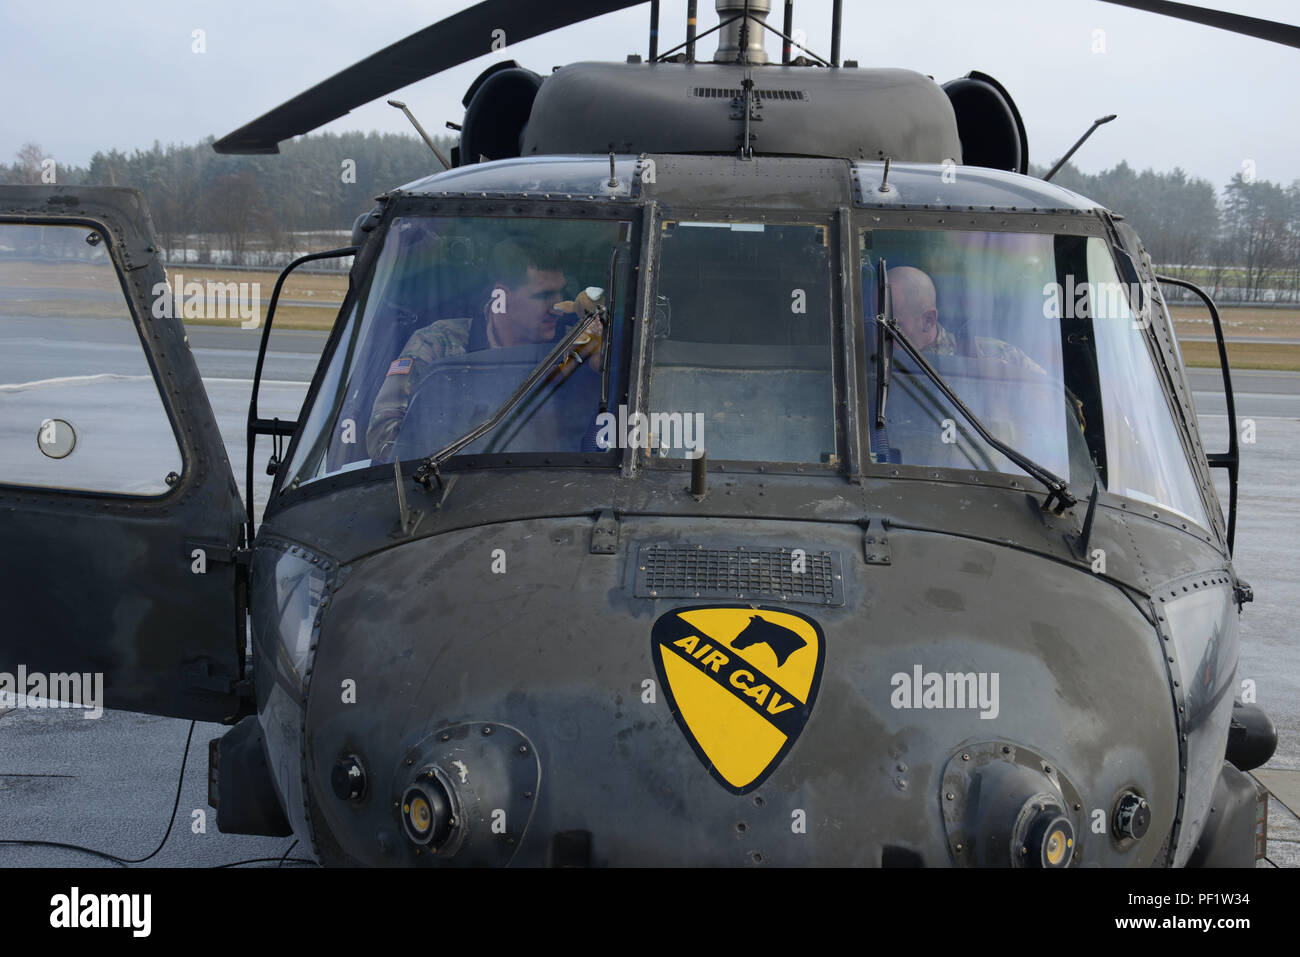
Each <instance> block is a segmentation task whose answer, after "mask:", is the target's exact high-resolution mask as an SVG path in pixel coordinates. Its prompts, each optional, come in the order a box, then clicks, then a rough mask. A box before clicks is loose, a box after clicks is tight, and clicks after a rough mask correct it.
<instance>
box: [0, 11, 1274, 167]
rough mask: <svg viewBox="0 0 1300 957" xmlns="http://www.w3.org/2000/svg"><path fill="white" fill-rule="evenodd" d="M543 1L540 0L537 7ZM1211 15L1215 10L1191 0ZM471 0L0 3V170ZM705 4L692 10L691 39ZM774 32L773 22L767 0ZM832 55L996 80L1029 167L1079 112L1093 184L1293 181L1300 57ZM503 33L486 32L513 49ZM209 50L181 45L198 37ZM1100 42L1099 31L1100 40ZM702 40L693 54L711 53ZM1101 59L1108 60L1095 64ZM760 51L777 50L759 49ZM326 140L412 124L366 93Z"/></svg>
mask: <svg viewBox="0 0 1300 957" xmlns="http://www.w3.org/2000/svg"><path fill="white" fill-rule="evenodd" d="M538 2H546V0H538ZM1201 2H1202V3H1203V4H1204V5H1209V3H1210V2H1211V0H1201ZM470 5H471V0H368V2H366V3H356V2H354V0H313V2H307V0H188V2H176V0H122V2H120V3H116V2H110V3H105V2H103V0H62V2H57V3H51V2H50V0H4V2H3V5H0V83H2V84H3V86H2V88H3V90H4V91H5V94H4V107H3V110H0V161H3V162H13V160H14V154H15V153H16V152H17V151H18V149H19V148H20V147H21V146H22V144H24V143H26V142H28V141H35V142H37V143H39V144H40V145H41V146H42V147H43V148H44V151H45V153H46V154H47V155H49V156H52V157H54V158H55V160H56V162H59V163H70V164H77V165H84V164H85V163H87V162H88V161H89V159H90V157H91V155H92V154H93V153H94V152H95V151H96V150H101V149H110V148H117V149H120V150H124V151H131V150H134V149H137V148H148V147H149V146H151V145H152V143H153V142H154V141H155V140H160V141H161V142H163V143H164V144H166V143H193V142H195V141H197V140H199V139H201V138H202V137H204V136H207V135H209V134H212V135H215V136H218V137H220V136H223V135H225V134H226V133H229V132H230V131H232V130H234V129H235V128H237V127H239V126H240V125H242V124H243V123H245V122H247V121H249V120H251V119H253V118H255V117H257V116H260V115H261V114H262V113H264V112H266V111H267V110H268V109H270V108H272V107H274V106H276V105H277V104H279V103H281V102H283V101H284V100H287V99H289V98H290V97H292V96H294V95H295V94H297V93H299V92H301V91H303V90H305V89H307V88H308V87H310V86H312V85H313V84H315V83H317V82H318V81H320V80H322V79H324V78H326V77H328V76H330V75H332V74H333V73H335V72H337V71H338V70H340V69H342V68H344V67H346V66H348V65H350V64H351V63H353V62H355V61H357V60H360V59H362V58H363V57H365V56H367V55H369V54H371V53H373V52H375V51H376V50H378V49H380V48H382V47H384V46H387V45H388V44H389V43H392V42H394V41H396V40H399V39H401V38H402V37H404V36H406V35H408V34H410V33H413V32H415V31H417V30H419V29H422V28H423V27H425V26H428V25H429V24H431V23H434V22H436V21H438V20H440V19H442V18H443V17H445V16H448V15H450V14H451V13H454V12H456V11H457V10H460V9H464V8H466V7H468V6H470ZM1217 6H1218V7H1220V8H1221V9H1228V10H1232V11H1233V12H1236V13H1244V14H1249V15H1252V16H1258V17H1264V18H1267V19H1271V20H1280V21H1284V22H1290V23H1298V22H1300V3H1297V2H1296V0H1218V2H1217ZM712 7H713V3H712V0H700V20H701V29H703V28H704V27H706V26H712V25H713V24H714V23H715V22H716V19H715V16H714V13H713V10H712ZM774 7H775V8H776V9H775V10H774V13H773V16H772V22H773V23H774V25H776V26H779V25H780V18H781V14H780V8H781V3H780V2H779V0H778V2H776V3H774ZM845 7H846V11H845V17H844V20H845V23H844V41H843V56H844V57H845V58H846V59H856V60H858V61H859V62H860V64H861V65H862V66H864V67H865V66H890V67H906V68H909V69H914V70H918V71H920V72H922V73H927V74H930V75H932V76H934V77H935V78H936V79H937V80H938V81H940V82H943V81H946V80H949V79H952V78H953V77H957V76H961V75H963V74H965V73H967V72H968V71H970V70H972V69H975V70H981V71H983V72H985V73H989V74H992V75H993V76H995V77H997V78H998V79H999V80H1000V81H1001V82H1002V83H1003V85H1004V86H1005V87H1006V88H1007V89H1008V90H1009V91H1010V93H1011V95H1012V97H1013V98H1014V99H1015V100H1016V103H1017V105H1018V106H1019V108H1020V111H1021V113H1022V115H1023V116H1024V118H1025V122H1026V124H1027V125H1028V128H1029V154H1030V159H1031V160H1032V161H1033V162H1036V163H1044V164H1045V163H1048V162H1051V161H1053V160H1054V159H1055V158H1056V157H1058V156H1059V155H1060V154H1061V153H1062V152H1063V151H1064V150H1065V149H1066V148H1068V146H1069V145H1070V143H1072V142H1073V141H1074V139H1075V138H1076V137H1077V136H1078V135H1079V134H1080V133H1082V132H1083V131H1084V130H1085V129H1086V128H1087V127H1088V125H1089V124H1090V123H1091V122H1092V120H1093V119H1095V118H1097V117H1099V116H1102V115H1104V114H1106V113H1118V114H1119V119H1117V120H1116V121H1115V122H1113V123H1111V124H1110V125H1108V126H1106V127H1103V128H1102V129H1101V130H1099V131H1098V132H1097V133H1096V134H1095V135H1094V137H1093V139H1092V140H1091V141H1090V142H1089V143H1088V145H1086V146H1085V147H1084V148H1083V150H1081V151H1080V153H1078V154H1077V155H1076V157H1075V162H1076V163H1077V164H1078V165H1079V166H1080V167H1081V168H1082V169H1084V170H1085V171H1088V172H1094V171H1097V170H1101V169H1104V168H1107V167H1110V166H1112V165H1114V164H1115V163H1117V162H1118V161H1119V160H1121V159H1127V160H1128V161H1129V162H1130V163H1131V164H1133V165H1135V166H1137V167H1138V168H1139V169H1142V168H1146V167H1154V168H1156V169H1157V170H1168V169H1172V168H1173V167H1174V166H1181V167H1182V168H1184V169H1185V170H1187V171H1188V172H1189V173H1192V174H1193V175H1197V176H1202V177H1205V178H1207V179H1209V180H1210V181H1211V182H1212V183H1214V184H1215V186H1216V188H1221V187H1222V186H1223V184H1224V183H1226V182H1227V181H1228V180H1229V179H1230V178H1231V177H1232V175H1233V174H1234V173H1235V172H1237V171H1239V170H1240V169H1241V168H1242V163H1243V162H1245V161H1247V160H1251V161H1253V162H1254V164H1255V168H1256V174H1257V176H1258V177H1259V178H1261V179H1271V180H1274V181H1279V182H1283V183H1290V182H1292V181H1293V180H1296V179H1300V123H1298V122H1297V121H1296V118H1297V109H1296V107H1297V98H1298V97H1300V92H1298V90H1300V83H1297V79H1300V50H1294V49H1291V48H1288V47H1283V46H1279V45H1277V44H1272V43H1267V42H1265V41H1262V40H1254V39H1250V38H1247V37H1237V36H1234V35H1232V34H1228V33H1225V32H1223V31H1220V30H1214V29H1211V28H1208V27H1202V26H1197V25H1195V24H1185V23H1180V22H1178V21H1174V20H1168V19H1165V18H1163V17H1159V16H1155V15H1153V14H1147V13H1140V12H1137V11H1133V10H1127V9H1124V8H1121V7H1115V6H1111V5H1109V4H1106V3H1101V2H1098V0H902V2H899V0H892V2H889V0H848V2H847V3H846V4H845ZM685 8H686V3H685V0H664V3H663V18H662V34H663V41H662V43H661V50H662V49H667V48H668V47H670V46H673V45H675V44H676V43H678V42H680V41H681V40H682V39H684V29H685V28H684V22H685V19H684V16H685V14H684V12H685ZM830 8H831V2H830V0H798V3H797V5H796V8H795V9H796V26H798V27H800V28H801V29H803V30H805V31H806V32H807V34H808V37H809V46H810V47H811V48H812V49H813V50H815V51H817V52H819V53H821V54H822V55H829V47H830V28H829V20H830ZM648 11H649V5H648V4H642V5H641V6H640V7H636V8H633V9H631V10H627V11H623V12H622V13H616V14H611V15H609V16H605V17H601V18H599V19H598V20H594V21H591V22H589V23H587V24H584V25H581V26H576V27H571V28H569V29H567V30H564V31H560V32H558V33H555V34H551V35H550V36H547V37H539V38H536V39H532V40H526V41H523V42H521V43H519V44H517V45H511V46H509V47H508V48H507V50H506V51H505V52H502V53H485V54H484V55H483V56H480V57H478V58H477V59H474V60H471V61H470V62H469V63H467V64H465V65H463V66H461V67H458V68H456V69H455V70H450V71H448V72H446V73H444V74H442V75H441V76H437V77H433V78H430V79H427V80H424V81H421V82H420V83H417V84H414V85H412V86H411V87H409V88H407V89H405V90H403V91H402V92H401V93H400V94H399V95H400V97H401V98H403V99H405V100H406V101H407V102H408V103H409V104H410V106H411V108H412V109H413V110H414V111H415V113H416V115H417V116H418V117H419V118H420V119H421V120H422V122H423V123H424V125H425V126H426V127H428V128H429V129H430V130H431V131H432V130H439V131H443V123H444V121H446V120H455V121H457V122H459V120H460V119H461V117H462V114H463V108H462V107H461V105H460V98H461V96H462V95H463V94H464V91H465V89H466V87H467V86H468V85H469V83H470V82H471V81H472V80H473V78H474V77H475V76H477V75H478V73H479V72H480V71H481V70H483V69H484V68H485V67H486V66H488V65H490V64H491V63H493V62H496V61H497V60H500V59H507V58H514V59H516V60H518V61H519V62H520V63H521V64H523V65H525V66H528V67H530V68H532V69H535V70H537V71H538V72H541V73H546V72H549V70H550V68H551V67H552V66H554V65H558V64H562V63H568V62H573V61H575V60H602V59H610V60H622V59H623V58H624V57H625V56H626V55H627V54H628V53H641V54H644V53H645V52H646V25H647V22H648V17H649V13H648ZM509 26H510V25H509V24H508V23H506V24H503V25H502V28H503V29H504V30H505V31H506V36H507V38H508V37H509ZM195 30H202V31H204V37H203V38H204V43H205V46H206V52H203V53H195V52H193V46H194V42H195V41H194V39H193V35H194V31H195ZM1097 31H1102V33H1098V32H1097ZM715 46H716V44H715V43H714V41H713V38H707V39H706V40H704V41H702V42H701V51H700V54H701V58H704V57H705V56H708V55H711V54H712V51H713V49H714V47H715ZM1097 47H1104V52H1094V51H1095V48H1097ZM768 50H769V53H773V54H776V55H777V56H778V57H779V52H780V51H779V49H778V48H777V44H776V42H775V38H774V37H770V36H769V44H768ZM325 129H327V130H333V131H342V130H356V129H360V130H372V129H377V130H384V131H403V132H408V131H409V130H410V127H409V126H408V125H407V124H406V121H405V120H404V119H403V118H402V116H401V114H400V113H398V112H397V111H396V110H394V109H392V108H391V107H388V106H385V105H384V104H383V102H382V101H380V102H378V103H374V104H371V105H368V106H365V107H361V108H359V109H357V110H355V111H353V112H352V113H351V114H349V115H348V116H346V117H344V118H342V119H340V120H337V121H336V122H334V123H333V124H331V125H330V126H328V127H325Z"/></svg>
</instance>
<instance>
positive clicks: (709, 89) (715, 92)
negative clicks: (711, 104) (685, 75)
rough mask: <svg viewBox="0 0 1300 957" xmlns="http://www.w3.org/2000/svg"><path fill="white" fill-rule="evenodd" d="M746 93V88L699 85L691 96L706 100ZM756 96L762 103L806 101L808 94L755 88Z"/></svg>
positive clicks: (733, 97) (735, 96) (736, 96)
mask: <svg viewBox="0 0 1300 957" xmlns="http://www.w3.org/2000/svg"><path fill="white" fill-rule="evenodd" d="M744 95H745V91H744V90H740V89H737V88H735V87H732V88H727V87H720V86H697V87H694V88H693V89H692V90H691V96H698V97H700V98H701V99H705V100H738V99H740V98H741V97H742V96H744ZM754 97H755V99H757V100H758V101H759V102H760V103H761V102H762V101H763V100H773V101H775V100H787V101H798V102H800V103H806V102H807V101H808V94H807V92H806V91H804V90H760V89H757V88H755V90H754Z"/></svg>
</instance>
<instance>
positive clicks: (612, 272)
mask: <svg viewBox="0 0 1300 957" xmlns="http://www.w3.org/2000/svg"><path fill="white" fill-rule="evenodd" d="M618 254H619V247H618V246H615V247H614V248H612V249H611V250H610V251H609V271H608V272H607V273H606V274H605V298H604V300H603V302H602V303H601V305H600V308H599V310H598V312H597V316H598V317H599V318H600V325H601V329H602V332H601V336H602V338H601V341H600V409H599V410H598V411H599V412H608V411H609V353H610V347H611V345H612V344H613V341H614V312H613V310H614V308H615V306H614V304H615V303H616V302H618V293H617V292H616V291H615V285H616V284H617V282H618Z"/></svg>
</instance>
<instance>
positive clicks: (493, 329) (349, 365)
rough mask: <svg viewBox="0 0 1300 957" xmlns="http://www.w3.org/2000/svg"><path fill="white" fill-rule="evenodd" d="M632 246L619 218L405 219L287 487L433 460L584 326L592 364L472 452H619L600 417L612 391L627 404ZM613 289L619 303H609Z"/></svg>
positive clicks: (560, 378) (528, 402) (339, 351)
mask: <svg viewBox="0 0 1300 957" xmlns="http://www.w3.org/2000/svg"><path fill="white" fill-rule="evenodd" d="M630 239H631V224H630V223H628V222H623V221H618V220H606V221H601V222H589V221H588V222H580V221H573V220H562V219H549V218H548V219H528V218H512V219H503V218H490V217H481V218H472V217H460V218H452V217H433V216H399V217H397V218H394V219H393V220H392V221H391V222H390V223H389V225H388V227H387V234H386V235H385V237H384V245H383V249H382V251H381V252H380V254H379V257H378V259H377V261H376V262H375V265H374V269H373V272H372V274H371V277H370V279H369V281H368V283H367V284H366V286H365V288H364V289H363V290H362V294H361V295H360V296H359V298H358V300H357V305H356V307H355V308H354V311H353V315H352V316H351V317H350V318H349V320H348V322H347V326H346V328H345V330H344V333H343V336H342V339H341V340H340V342H339V344H338V346H337V348H336V350H335V352H334V355H333V358H332V360H331V363H330V367H329V370H328V372H327V374H326V377H325V379H324V381H323V383H322V388H321V389H320V390H319V392H318V395H317V400H316V404H315V406H314V408H313V410H312V413H311V416H310V418H309V419H308V422H307V425H306V426H305V428H304V430H303V437H302V440H301V441H300V444H299V446H298V450H297V453H296V456H295V461H294V462H293V464H292V471H291V476H292V479H291V481H290V483H289V485H290V486H296V485H299V484H302V483H304V482H309V481H312V480H314V479H317V478H322V477H324V476H327V475H332V474H335V473H337V472H340V471H344V470H348V469H354V468H363V467H366V466H370V465H377V464H383V463H386V462H392V461H393V459H394V458H397V459H401V460H402V461H411V460H413V459H421V458H424V457H425V456H428V455H431V454H432V453H434V452H436V451H438V450H439V449H441V448H442V447H444V446H446V445H448V444H450V443H452V442H454V441H455V440H457V439H458V438H460V437H461V436H463V435H466V434H467V433H469V432H470V431H471V430H472V429H474V428H475V427H476V426H478V425H479V424H480V423H482V422H483V421H484V420H486V419H488V418H489V417H490V416H492V414H493V413H494V412H495V411H497V410H498V409H499V408H500V407H501V406H502V405H503V404H504V403H505V402H506V401H507V400H508V399H509V398H510V396H511V393H512V392H513V391H514V390H515V389H516V388H517V387H518V386H519V385H520V384H521V383H522V382H523V381H524V380H525V379H526V378H527V377H528V375H529V374H530V373H531V372H532V371H533V370H534V368H535V367H537V366H538V364H539V362H541V361H542V360H543V359H545V358H546V357H547V355H548V353H550V352H551V350H552V349H553V348H554V347H555V345H556V344H557V343H558V342H559V341H560V340H561V339H563V338H564V336H565V334H566V333H567V332H569V331H570V330H571V329H572V328H573V326H574V324H575V323H579V322H583V323H587V324H588V325H589V327H590V332H591V335H590V336H587V335H585V334H584V335H583V337H582V340H581V351H580V352H579V354H578V355H577V356H576V357H574V358H572V359H570V361H568V362H564V363H557V365H556V367H555V369H554V370H553V372H552V373H551V374H549V375H548V376H547V377H546V378H545V379H544V381H542V382H541V383H540V384H539V385H538V386H537V387H536V388H534V389H533V390H532V391H531V393H530V394H529V395H528V397H527V398H526V399H524V400H523V401H522V402H521V403H519V404H518V405H517V406H516V407H515V408H514V409H513V410H512V411H511V413H510V414H509V415H508V416H507V417H506V419H505V420H504V421H503V422H502V423H501V424H500V425H499V426H498V427H497V428H495V429H494V430H492V431H491V432H489V433H488V434H486V435H484V436H483V437H482V438H480V439H478V440H477V441H475V442H474V443H472V444H470V445H469V446H468V447H467V448H466V449H465V450H464V452H465V454H475V453H481V454H490V453H514V454H519V453H563V452H582V451H588V452H592V453H597V452H603V451H605V447H602V446H599V445H597V444H596V438H597V433H598V431H599V424H600V423H599V422H598V417H599V412H600V408H599V406H600V402H601V397H602V389H603V388H606V387H608V388H610V389H611V392H610V394H611V395H618V394H619V393H618V391H617V390H618V388H619V387H620V382H619V379H620V378H621V374H622V363H621V361H620V357H621V356H622V349H621V340H622V338H623V320H624V315H623V308H622V302H621V301H618V300H622V299H624V298H625V297H624V296H623V295H622V292H623V291H626V290H627V288H628V280H629V276H630V274H631V268H632V266H633V265H634V261H633V260H634V256H633V254H632V246H631V242H630ZM611 271H612V272H613V273H614V275H613V276H612V277H611V275H610V274H611ZM611 278H612V279H613V280H614V286H615V290H616V291H614V299H615V300H616V301H612V302H608V303H606V301H605V300H606V299H607V298H608V296H606V286H608V285H609V284H610V279H611ZM580 294H582V295H580ZM593 297H594V298H595V300H596V302H597V303H598V304H600V305H604V306H605V307H606V308H608V309H609V311H610V315H611V317H612V321H611V322H610V323H609V324H608V328H609V329H610V331H611V333H612V337H613V341H612V343H610V347H609V348H608V349H606V348H604V345H605V344H604V343H603V340H602V332H603V327H602V324H601V323H600V322H598V321H596V320H594V319H592V318H591V316H590V314H589V313H587V312H584V308H588V309H589V308H590V303H591V302H592V299H593ZM606 355H608V356H610V357H612V358H611V359H610V362H611V369H610V370H609V373H610V379H611V380H612V382H611V383H610V384H609V385H608V386H607V385H606V384H605V383H604V382H603V381H602V379H603V376H602V370H601V363H602V361H604V357H605V356H606ZM579 359H581V360H582V361H578V360H579Z"/></svg>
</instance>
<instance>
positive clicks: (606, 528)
mask: <svg viewBox="0 0 1300 957" xmlns="http://www.w3.org/2000/svg"><path fill="white" fill-rule="evenodd" d="M618 533H619V524H618V517H617V516H616V515H615V514H614V513H613V512H612V511H611V510H610V509H604V510H602V511H601V512H600V514H598V515H597V516H596V524H595V525H593V526H592V527H591V554H593V555H613V554H615V553H616V552H617V551H618Z"/></svg>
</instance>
